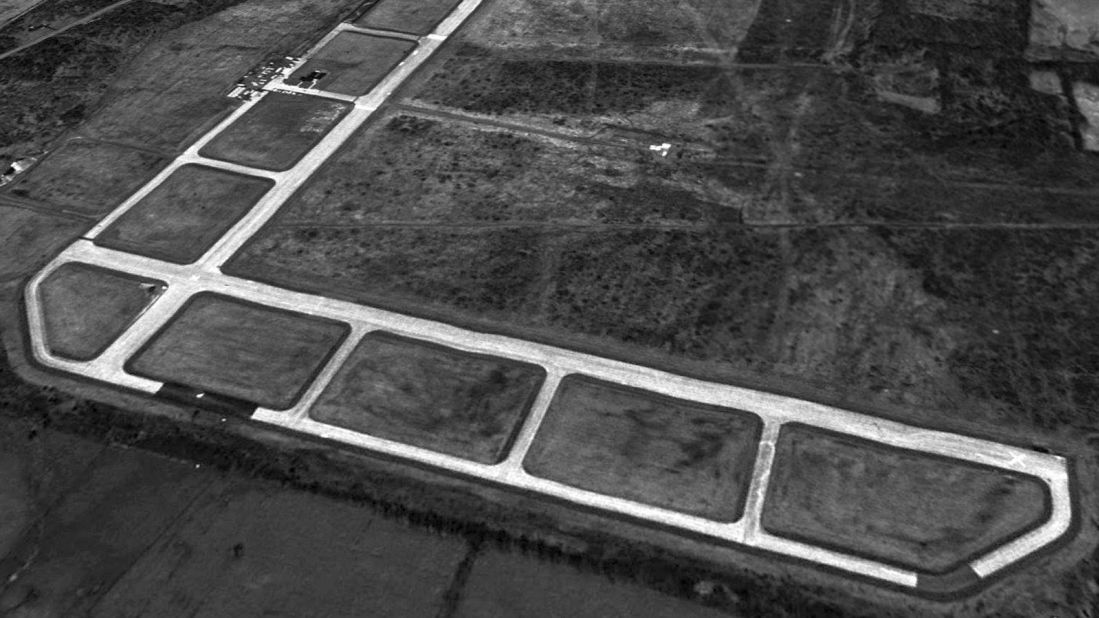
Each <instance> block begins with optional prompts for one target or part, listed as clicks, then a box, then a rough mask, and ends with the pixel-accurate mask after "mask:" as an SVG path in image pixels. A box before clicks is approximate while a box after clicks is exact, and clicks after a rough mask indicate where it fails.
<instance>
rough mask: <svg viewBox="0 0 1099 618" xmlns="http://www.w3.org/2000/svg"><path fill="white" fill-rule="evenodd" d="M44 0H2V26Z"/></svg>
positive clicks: (0, 11) (0, 4) (0, 19)
mask: <svg viewBox="0 0 1099 618" xmlns="http://www.w3.org/2000/svg"><path fill="white" fill-rule="evenodd" d="M42 1H43V0H0V28H2V27H4V26H6V25H7V24H8V22H10V21H12V20H13V19H15V18H16V17H18V16H19V15H21V14H22V13H24V12H26V11H29V10H30V9H32V8H34V7H35V5H37V4H40V3H42Z"/></svg>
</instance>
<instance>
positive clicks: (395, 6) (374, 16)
mask: <svg viewBox="0 0 1099 618" xmlns="http://www.w3.org/2000/svg"><path fill="white" fill-rule="evenodd" d="M459 2H461V0H430V1H429V2H420V1H418V0H381V2H379V3H378V4H376V5H374V6H373V7H372V8H371V9H370V11H368V12H367V13H366V15H364V16H362V17H360V18H359V19H357V20H356V21H355V25H356V26H363V27H364V28H380V29H382V30H396V31H398V32H408V33H411V34H418V35H421V36H423V35H425V34H428V33H430V32H431V31H432V30H434V29H435V26H436V25H437V24H438V23H439V22H440V21H442V20H443V18H444V17H446V16H447V14H449V13H450V11H452V10H453V9H454V7H456V6H458V3H459Z"/></svg>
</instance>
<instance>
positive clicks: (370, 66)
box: [286, 32, 416, 96]
mask: <svg viewBox="0 0 1099 618" xmlns="http://www.w3.org/2000/svg"><path fill="white" fill-rule="evenodd" d="M415 47H416V44H415V43H413V42H411V41H406V40H404V39H391V38H386V37H378V36H370V35H366V34H358V33H355V32H341V33H340V34H338V35H336V38H334V39H332V40H331V41H329V43H328V44H327V45H325V46H324V47H322V48H321V49H320V50H319V51H317V53H316V54H315V55H313V56H312V57H311V58H310V59H309V60H308V61H307V62H306V63H305V64H304V65H303V66H302V67H301V68H300V69H298V70H297V72H295V73H294V74H293V75H291V76H290V77H289V78H287V80H286V81H287V83H289V84H292V85H295V86H297V85H306V86H310V87H313V88H318V89H320V90H326V91H329V92H336V93H340V94H347V95H353V96H360V95H364V94H366V93H367V92H370V90H371V89H372V88H373V87H374V85H375V84H377V83H378V82H379V81H380V80H381V79H382V78H383V77H385V76H386V75H387V74H388V73H389V72H390V71H391V70H392V69H393V67H395V66H397V64H398V63H400V61H401V60H403V59H404V57H405V56H407V55H408V53H409V52H411V51H412V50H413V49H414V48H415ZM314 72H322V73H324V76H323V77H321V78H320V79H318V80H315V82H314V81H313V80H309V79H307V78H308V76H310V75H313V74H314Z"/></svg>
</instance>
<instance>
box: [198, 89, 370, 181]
mask: <svg viewBox="0 0 1099 618" xmlns="http://www.w3.org/2000/svg"><path fill="white" fill-rule="evenodd" d="M348 109H350V105H348V104H347V103H343V102H341V101H333V100H329V99H323V98H319V97H308V96H301V95H290V94H283V93H279V92H272V93H269V94H268V95H267V96H265V97H263V98H262V99H261V100H260V101H259V102H258V103H256V105H255V106H254V107H252V109H250V110H248V111H247V112H245V113H244V115H242V116H241V117H240V118H238V119H237V120H236V122H234V123H233V124H232V125H231V126H229V128H227V129H225V130H224V131H222V132H221V133H219V134H218V135H217V137H215V138H214V139H213V140H211V141H210V143H209V144H207V145H206V146H205V147H204V148H203V149H202V151H201V153H200V154H201V155H202V156H204V157H210V158H211V159H221V160H223V161H230V162H232V163H239V164H241V165H249V166H252V167H258V168H262V169H267V170H275V171H283V170H288V169H290V168H291V167H293V166H294V164H295V163H297V162H298V160H300V159H301V158H302V157H303V156H304V155H305V153H307V152H309V150H310V149H312V148H313V147H314V146H316V145H317V143H318V142H320V141H321V139H322V138H324V136H325V135H327V134H328V131H330V130H331V129H332V127H334V126H335V125H336V123H337V122H339V121H340V119H341V118H343V116H344V114H346V113H347V110H348Z"/></svg>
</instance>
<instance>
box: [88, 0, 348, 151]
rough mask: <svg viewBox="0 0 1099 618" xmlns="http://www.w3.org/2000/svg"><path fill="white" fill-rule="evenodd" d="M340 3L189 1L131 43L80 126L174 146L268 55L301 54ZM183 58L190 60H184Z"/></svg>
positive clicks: (198, 128) (224, 108)
mask: <svg viewBox="0 0 1099 618" xmlns="http://www.w3.org/2000/svg"><path fill="white" fill-rule="evenodd" d="M345 6H346V2H345V1H344V0H318V1H312V0H309V1H307V0H291V1H289V2H279V3H276V4H271V3H265V2H256V1H247V2H240V3H234V2H232V1H231V0H229V1H226V0H222V1H221V2H219V3H217V4H213V5H211V4H209V3H202V2H198V1H197V0H195V1H194V2H189V3H188V4H186V5H185V7H184V8H185V10H184V12H183V13H181V14H176V18H175V20H173V21H170V22H168V23H163V25H162V22H157V26H156V27H157V28H159V30H155V31H154V33H155V34H157V35H159V36H157V37H156V38H155V40H153V41H151V42H150V44H149V45H148V46H146V47H144V48H141V47H140V46H138V45H133V46H131V48H130V49H141V53H140V54H139V55H137V56H136V57H132V56H127V57H126V58H125V59H126V60H130V58H131V57H132V60H130V62H129V63H128V64H126V65H125V69H126V70H125V71H124V72H121V73H120V74H119V75H118V77H117V78H116V79H114V80H113V83H112V84H111V88H110V89H109V90H108V91H107V92H106V96H105V97H104V100H103V104H102V107H101V108H99V109H98V110H97V111H96V113H94V114H92V115H90V117H89V118H88V121H87V122H86V123H85V124H84V126H83V130H84V131H86V132H88V133H90V134H93V135H97V136H100V137H105V138H109V139H115V140H121V141H127V142H132V143H139V144H143V145H147V146H149V147H153V148H163V149H167V150H174V149H177V148H179V147H181V146H182V145H183V144H185V143H187V142H189V141H190V140H191V139H193V138H195V137H196V136H197V135H198V134H199V133H201V132H202V131H203V130H204V129H206V128H209V126H210V123H211V122H213V121H215V120H216V119H217V118H218V117H220V116H221V115H222V114H224V113H226V112H228V111H229V110H230V109H232V107H233V106H234V104H235V103H234V101H233V100H231V99H228V98H226V97H225V96H224V95H225V93H226V92H227V91H228V90H229V88H230V87H231V86H232V84H233V83H234V82H235V81H236V80H237V79H238V78H239V77H240V76H241V75H244V73H245V72H247V71H248V70H249V69H251V68H252V67H253V66H254V65H256V64H258V63H260V62H262V61H264V60H265V59H267V58H269V57H271V56H276V55H288V54H292V53H296V52H300V51H301V50H302V48H303V47H304V46H306V45H308V44H309V43H311V42H312V41H315V40H317V39H318V38H319V37H320V36H321V34H322V33H323V32H325V31H327V30H328V29H329V28H330V27H331V26H332V25H333V24H334V23H335V20H336V19H337V16H338V15H339V14H340V12H341V11H342V10H344V8H345ZM221 9H224V10H221ZM200 18H201V19H200ZM186 22H191V23H186ZM184 23H185V25H182V24H184ZM131 24H132V19H131ZM130 28H131V30H132V29H133V28H134V27H133V26H132V25H131V26H130ZM137 31H138V32H141V33H142V34H145V35H146V36H147V35H148V34H149V33H148V32H147V31H146V30H140V29H139V30H137ZM180 57H186V58H188V62H186V63H182V64H181V63H180V62H179V58H180Z"/></svg>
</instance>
